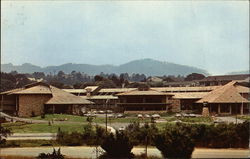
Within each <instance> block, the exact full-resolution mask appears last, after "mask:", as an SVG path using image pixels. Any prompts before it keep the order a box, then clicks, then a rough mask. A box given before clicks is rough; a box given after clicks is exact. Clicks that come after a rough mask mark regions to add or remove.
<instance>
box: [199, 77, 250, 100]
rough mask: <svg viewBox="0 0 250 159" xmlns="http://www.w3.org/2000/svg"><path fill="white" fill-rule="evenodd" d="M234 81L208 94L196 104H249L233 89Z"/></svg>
mask: <svg viewBox="0 0 250 159" xmlns="http://www.w3.org/2000/svg"><path fill="white" fill-rule="evenodd" d="M235 84H236V81H232V82H229V83H228V84H226V85H224V86H222V87H220V88H217V89H215V90H213V91H211V92H209V93H208V94H207V95H206V96H204V97H203V98H202V99H200V100H198V101H197V103H204V102H207V103H249V101H248V100H247V99H245V98H243V97H242V96H241V95H240V94H239V92H238V90H237V89H236V87H235Z"/></svg>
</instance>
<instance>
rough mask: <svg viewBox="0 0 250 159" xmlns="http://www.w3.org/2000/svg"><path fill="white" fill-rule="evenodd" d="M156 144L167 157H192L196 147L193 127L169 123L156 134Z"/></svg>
mask: <svg viewBox="0 0 250 159" xmlns="http://www.w3.org/2000/svg"><path fill="white" fill-rule="evenodd" d="M155 146H156V148H157V149H159V150H160V151H161V153H162V155H163V157H165V158H190V157H191V155H192V152H193V150H194V147H195V141H194V139H193V135H192V130H191V127H190V126H187V125H184V124H176V125H172V126H171V125H169V126H168V127H166V128H165V130H164V131H163V132H161V133H159V134H157V135H156V137H155Z"/></svg>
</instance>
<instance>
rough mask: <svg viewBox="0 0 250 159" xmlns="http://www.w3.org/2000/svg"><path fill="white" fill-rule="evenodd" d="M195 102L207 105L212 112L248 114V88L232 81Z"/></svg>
mask: <svg viewBox="0 0 250 159" xmlns="http://www.w3.org/2000/svg"><path fill="white" fill-rule="evenodd" d="M196 103H197V104H199V105H200V106H206V107H208V109H209V112H210V113H212V114H219V115H228V114H248V113H249V88H247V87H243V86H240V85H239V84H238V83H237V82H236V81H232V82H229V83H228V84H226V85H224V86H221V87H219V88H217V89H215V90H213V91H211V92H209V93H208V94H207V95H205V96H204V97H203V98H201V99H200V100H198V101H197V102H196Z"/></svg>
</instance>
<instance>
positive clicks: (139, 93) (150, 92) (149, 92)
mask: <svg viewBox="0 0 250 159" xmlns="http://www.w3.org/2000/svg"><path fill="white" fill-rule="evenodd" d="M142 95H161V96H167V95H168V96H172V94H168V93H163V92H159V91H156V90H153V89H149V90H147V91H139V90H138V89H137V90H132V91H129V92H124V93H119V94H117V96H142Z"/></svg>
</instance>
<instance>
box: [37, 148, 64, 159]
mask: <svg viewBox="0 0 250 159" xmlns="http://www.w3.org/2000/svg"><path fill="white" fill-rule="evenodd" d="M37 159H64V156H63V155H62V154H61V150H60V148H59V149H58V150H57V151H56V150H55V149H54V148H53V152H52V153H51V154H50V153H47V154H46V153H40V154H39V155H38V157H37Z"/></svg>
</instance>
